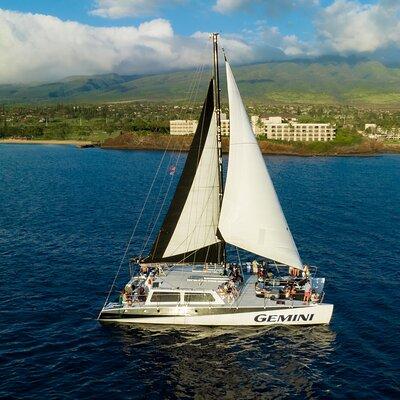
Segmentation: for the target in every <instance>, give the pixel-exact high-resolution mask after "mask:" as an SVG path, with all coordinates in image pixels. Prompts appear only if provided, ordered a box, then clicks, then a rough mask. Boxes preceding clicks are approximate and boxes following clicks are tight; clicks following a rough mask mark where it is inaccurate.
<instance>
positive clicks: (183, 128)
mask: <svg viewBox="0 0 400 400" xmlns="http://www.w3.org/2000/svg"><path fill="white" fill-rule="evenodd" d="M196 129H197V121H195V120H192V119H176V120H171V121H169V133H170V134H171V135H193V134H194V133H195V132H196Z"/></svg>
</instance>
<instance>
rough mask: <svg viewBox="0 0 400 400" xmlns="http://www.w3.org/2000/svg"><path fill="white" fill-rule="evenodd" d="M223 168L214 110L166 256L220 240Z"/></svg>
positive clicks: (165, 252)
mask: <svg viewBox="0 0 400 400" xmlns="http://www.w3.org/2000/svg"><path fill="white" fill-rule="evenodd" d="M218 174H219V170H218V153H217V125H216V117H215V112H214V113H213V116H212V119H211V122H210V127H209V130H208V134H207V139H206V141H205V144H204V148H203V151H202V154H201V158H200V161H199V163H198V166H197V170H196V175H195V177H194V179H193V183H192V186H191V188H190V192H189V194H188V196H187V199H186V202H185V205H184V207H183V209H182V212H181V214H180V217H179V220H178V222H177V224H176V227H175V230H174V232H173V235H172V236H171V239H170V241H169V243H168V246H167V248H166V249H165V251H164V254H163V257H164V258H167V257H171V256H175V255H178V254H184V253H188V252H191V251H194V250H197V249H200V248H202V247H205V246H209V245H212V244H215V243H218V242H219V240H218V239H217V236H216V232H217V227H218V219H219V211H220V205H219V175H218Z"/></svg>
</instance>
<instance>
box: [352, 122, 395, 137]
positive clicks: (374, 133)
mask: <svg viewBox="0 0 400 400" xmlns="http://www.w3.org/2000/svg"><path fill="white" fill-rule="evenodd" d="M359 133H361V134H362V135H364V136H367V137H368V138H369V139H376V140H399V139H400V128H399V127H395V126H393V127H391V128H389V129H385V128H382V127H381V126H378V125H377V124H365V125H364V131H359Z"/></svg>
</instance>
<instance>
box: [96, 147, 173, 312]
mask: <svg viewBox="0 0 400 400" xmlns="http://www.w3.org/2000/svg"><path fill="white" fill-rule="evenodd" d="M165 154H166V152H164V154H163V156H162V159H161V162H160V164H159V165H158V168H157V172H156V175H155V176H154V178H153V181H152V183H151V185H150V190H149V191H148V192H147V196H146V199H145V201H144V204H143V207H142V209H141V211H140V214H139V218H138V219H137V220H136V224H135V226H134V228H133V231H132V234H131V236H130V238H129V241H128V244H127V246H126V248H125V251H124V255H123V256H122V259H121V261H120V263H119V266H118V270H117V273H116V274H115V276H114V280H113V282H112V284H111V287H110V290H109V292H108V295H107V297H106V300H105V302H104V305H103V308H104V307H105V305H106V304H107V302H108V300H109V299H110V296H111V292H112V290H113V289H114V286H115V282H116V281H117V278H118V276H119V273H120V271H121V267H122V264H123V263H124V261H125V258H126V255H127V254H128V251H129V247H130V245H131V243H132V240H133V237H134V236H135V233H136V229H137V227H138V225H139V221H140V219H141V217H142V215H143V212H144V209H145V207H146V204H147V201H148V200H149V197H150V193H151V190H152V189H153V186H154V183H155V181H156V178H157V175H158V172H159V170H160V168H161V164H162V161H163V159H164V157H165ZM100 314H101V311H100V313H99V316H98V317H97V318H99V317H100Z"/></svg>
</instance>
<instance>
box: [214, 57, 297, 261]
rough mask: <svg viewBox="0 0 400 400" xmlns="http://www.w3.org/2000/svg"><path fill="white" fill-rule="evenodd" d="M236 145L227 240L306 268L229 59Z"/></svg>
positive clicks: (225, 217)
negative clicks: (303, 265)
mask: <svg viewBox="0 0 400 400" xmlns="http://www.w3.org/2000/svg"><path fill="white" fill-rule="evenodd" d="M226 74H227V81H228V96H229V117H230V144H229V164H228V172H227V179H226V185H225V191H224V198H223V201H222V208H221V216H220V221H219V230H220V233H221V235H222V237H223V238H224V240H225V242H227V243H230V244H232V245H235V246H237V247H240V248H242V249H245V250H248V251H251V252H252V253H255V254H258V255H260V256H263V257H267V258H270V259H272V260H275V261H277V262H281V263H283V264H286V265H289V266H292V267H297V268H300V269H302V262H301V259H300V256H299V253H298V251H297V248H296V245H295V243H294V240H293V237H292V234H291V233H290V230H289V227H288V225H287V222H286V219H285V216H284V214H283V212H282V208H281V205H280V203H279V200H278V197H277V195H276V192H275V189H274V186H273V183H272V181H271V178H270V176H269V173H268V170H267V168H266V165H265V162H264V159H263V157H262V154H261V151H260V148H259V146H258V143H257V140H256V139H255V137H254V134H253V131H252V128H251V125H250V121H249V118H248V116H247V113H246V109H245V107H244V105H243V102H242V99H241V97H240V93H239V89H238V87H237V85H236V82H235V78H234V76H233V74H232V70H231V68H230V65H229V63H226Z"/></svg>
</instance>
